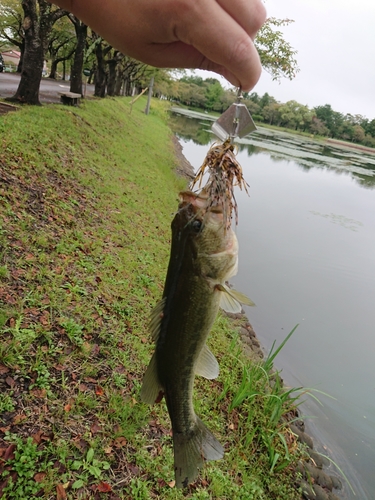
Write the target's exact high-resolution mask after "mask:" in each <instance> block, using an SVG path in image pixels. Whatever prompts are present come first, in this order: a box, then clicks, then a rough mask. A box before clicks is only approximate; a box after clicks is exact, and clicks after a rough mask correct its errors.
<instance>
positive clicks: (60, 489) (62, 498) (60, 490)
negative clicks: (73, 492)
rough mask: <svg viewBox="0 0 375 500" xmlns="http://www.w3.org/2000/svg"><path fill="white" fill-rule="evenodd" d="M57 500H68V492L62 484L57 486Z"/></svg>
mask: <svg viewBox="0 0 375 500" xmlns="http://www.w3.org/2000/svg"><path fill="white" fill-rule="evenodd" d="M56 494H57V497H56V500H66V498H67V496H66V491H65V489H64V486H63V485H62V484H58V485H56Z"/></svg>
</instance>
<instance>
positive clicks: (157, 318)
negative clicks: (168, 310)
mask: <svg viewBox="0 0 375 500" xmlns="http://www.w3.org/2000/svg"><path fill="white" fill-rule="evenodd" d="M166 300H167V298H166V297H164V298H163V299H161V300H160V301H159V302H158V303H157V304H156V306H155V307H154V308H153V310H152V311H151V315H150V323H149V329H150V332H151V337H152V340H153V341H154V342H157V340H158V338H159V333H160V323H161V321H162V319H163V315H164V313H163V311H164V306H165V302H166Z"/></svg>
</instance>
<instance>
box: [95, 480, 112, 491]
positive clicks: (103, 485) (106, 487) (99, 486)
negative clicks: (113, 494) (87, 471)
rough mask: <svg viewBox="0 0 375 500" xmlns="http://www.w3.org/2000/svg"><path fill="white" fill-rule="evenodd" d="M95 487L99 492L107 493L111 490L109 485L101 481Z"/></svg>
mask: <svg viewBox="0 0 375 500" xmlns="http://www.w3.org/2000/svg"><path fill="white" fill-rule="evenodd" d="M96 489H97V490H98V491H100V492H101V493H107V492H108V491H112V488H111V485H110V484H108V483H105V482H104V481H102V482H101V483H99V484H97V485H96Z"/></svg>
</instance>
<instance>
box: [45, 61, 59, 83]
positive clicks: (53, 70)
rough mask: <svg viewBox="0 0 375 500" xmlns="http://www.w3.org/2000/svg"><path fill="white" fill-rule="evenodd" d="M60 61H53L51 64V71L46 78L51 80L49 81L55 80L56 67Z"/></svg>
mask: <svg viewBox="0 0 375 500" xmlns="http://www.w3.org/2000/svg"><path fill="white" fill-rule="evenodd" d="M60 61H61V60H60V59H53V60H52V62H51V71H50V73H49V75H48V78H51V80H56V71H57V65H58V64H59V62H60Z"/></svg>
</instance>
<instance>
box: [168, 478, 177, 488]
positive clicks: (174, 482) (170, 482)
mask: <svg viewBox="0 0 375 500" xmlns="http://www.w3.org/2000/svg"><path fill="white" fill-rule="evenodd" d="M175 485H176V481H175V480H173V481H169V483H168V486H169V487H170V488H174V487H175Z"/></svg>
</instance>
